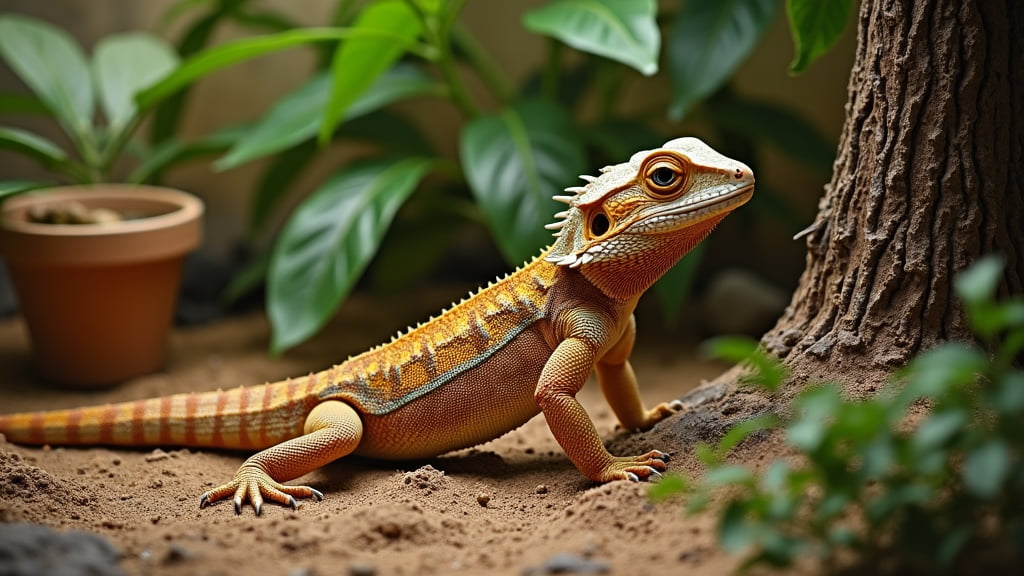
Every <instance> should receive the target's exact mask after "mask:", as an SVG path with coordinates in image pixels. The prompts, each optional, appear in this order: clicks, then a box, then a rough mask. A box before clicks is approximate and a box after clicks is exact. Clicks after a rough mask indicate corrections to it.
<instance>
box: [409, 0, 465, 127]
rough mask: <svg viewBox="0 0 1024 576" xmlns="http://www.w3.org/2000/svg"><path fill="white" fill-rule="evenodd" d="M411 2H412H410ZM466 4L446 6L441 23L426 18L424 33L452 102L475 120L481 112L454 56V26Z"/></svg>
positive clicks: (453, 1) (459, 1)
mask: <svg viewBox="0 0 1024 576" xmlns="http://www.w3.org/2000/svg"><path fill="white" fill-rule="evenodd" d="M410 2H411V0H410ZM465 3H466V0H451V1H450V2H448V3H446V4H445V8H446V10H445V14H443V17H442V19H441V20H440V22H437V21H436V20H435V19H433V18H425V20H426V23H427V25H426V26H425V27H424V32H425V33H426V36H427V42H428V43H429V44H431V45H432V46H433V47H434V49H435V50H436V52H437V57H436V60H435V63H436V64H437V67H438V68H439V69H440V70H441V74H443V75H444V78H445V81H446V82H447V83H448V91H449V94H450V96H451V99H452V102H454V103H455V105H456V106H457V107H458V108H459V110H461V111H462V114H463V115H465V116H466V117H467V118H473V117H475V116H477V115H478V114H479V113H480V112H479V110H478V109H477V107H476V104H474V103H473V100H472V99H471V98H470V97H469V92H468V91H466V86H465V84H463V82H462V78H460V77H459V71H458V69H457V66H456V62H455V58H454V56H453V55H452V43H451V39H452V35H451V31H452V24H453V23H454V22H455V19H456V18H457V17H458V15H459V12H460V11H461V10H462V6H463V5H464V4H465ZM432 24H434V25H432Z"/></svg>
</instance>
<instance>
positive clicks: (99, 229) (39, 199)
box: [0, 185, 203, 387]
mask: <svg viewBox="0 0 1024 576" xmlns="http://www.w3.org/2000/svg"><path fill="white" fill-rule="evenodd" d="M68 201H77V202H79V203H80V204H82V205H84V206H85V207H86V208H89V209H95V208H108V209H112V210H115V211H118V212H120V213H122V214H124V215H125V217H126V219H125V220H123V221H120V222H110V223H103V224H40V223H34V222H30V221H29V220H28V219H27V214H28V212H29V210H30V209H32V207H33V206H39V205H40V204H42V205H49V206H52V205H58V204H60V203H66V202H68ZM0 208H2V212H0V224H2V225H0V254H2V256H3V257H4V258H5V259H6V261H7V266H8V267H9V269H10V273H11V277H12V279H13V282H14V287H15V290H16V292H17V294H18V301H19V305H20V308H21V313H22V316H23V317H24V319H25V321H26V324H27V326H28V331H29V335H30V337H31V341H32V347H33V357H34V361H35V364H36V366H37V367H38V370H39V371H40V373H41V374H42V375H43V377H45V378H46V379H48V380H51V381H54V382H58V383H61V384H67V385H76V386H89V387H97V386H106V385H110V384H114V383H117V382H121V381H123V380H126V379H128V378H132V377H134V376H139V375H142V374H146V373H149V372H153V371H155V370H159V369H160V368H161V367H162V366H163V364H164V361H165V359H166V349H167V333H168V330H169V328H170V326H171V322H172V319H173V314H174V306H175V303H176V300H177V294H178V284H179V279H180V276H181V263H182V260H183V259H184V256H185V254H186V253H188V252H190V251H191V250H192V249H194V248H195V247H196V246H197V245H198V244H199V240H200V237H201V226H200V220H201V216H202V213H203V204H202V202H201V201H200V200H199V199H197V198H195V197H194V196H191V195H189V194H186V193H184V192H179V191H176V190H170V189H165V188H154V187H150V186H134V185H98V186H89V187H65V188H54V189H49V190H46V191H45V192H43V193H41V194H27V195H22V196H17V197H15V198H12V199H10V200H7V201H6V202H4V203H3V205H2V207H0Z"/></svg>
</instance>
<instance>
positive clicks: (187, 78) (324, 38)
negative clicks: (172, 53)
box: [135, 28, 379, 109]
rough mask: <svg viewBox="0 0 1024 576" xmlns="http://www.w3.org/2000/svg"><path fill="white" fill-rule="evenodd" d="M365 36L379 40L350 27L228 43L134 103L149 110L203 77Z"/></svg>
mask: <svg viewBox="0 0 1024 576" xmlns="http://www.w3.org/2000/svg"><path fill="white" fill-rule="evenodd" d="M366 36H372V37H379V35H378V34H373V33H372V32H367V31H360V30H351V29H348V28H302V29H299V30H289V31H287V32H281V33H278V34H268V35H266V36H257V37H255V38H242V39H239V40H234V41H231V42H225V43H224V44H220V45H218V46H213V47H211V48H207V49H206V50H203V51H201V52H198V53H196V54H195V55H193V56H191V57H189V58H188V59H186V60H185V61H184V62H182V63H181V65H180V66H178V68H177V69H176V70H175V71H174V72H172V73H171V74H169V75H168V76H166V77H165V78H164V79H163V80H161V81H160V82H157V83H156V84H154V85H152V86H150V87H149V88H147V89H145V90H143V91H142V92H140V93H139V94H138V95H137V96H136V98H135V102H136V104H137V105H138V106H139V108H142V109H146V108H149V107H150V106H153V105H155V104H156V103H158V102H160V101H162V100H164V99H165V98H168V97H169V96H171V95H173V94H175V93H177V92H178V91H179V90H181V89H182V88H184V87H186V86H188V85H189V84H191V83H193V82H195V81H196V80H199V79H200V78H203V77H204V76H208V75H209V74H212V73H213V72H216V71H218V70H220V69H222V68H226V67H228V66H231V65H232V64H237V63H239V62H244V61H245V60H251V59H253V58H256V57H259V56H263V55H265V54H270V53H272V52H279V51H281V50H286V49H288V48H293V47H295V46H302V45H304V44H312V43H315V42H329V41H335V40H342V39H345V38H357V37H366Z"/></svg>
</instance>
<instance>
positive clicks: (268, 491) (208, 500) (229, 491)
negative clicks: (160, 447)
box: [199, 465, 324, 516]
mask: <svg viewBox="0 0 1024 576" xmlns="http://www.w3.org/2000/svg"><path fill="white" fill-rule="evenodd" d="M229 496H233V498H232V504H233V505H234V508H235V514H241V513H242V506H243V505H244V504H245V502H246V501H248V502H249V503H251V504H252V507H253V510H255V511H256V515H257V516H259V515H260V514H262V513H263V502H264V498H266V499H268V500H271V501H274V502H277V503H279V504H283V505H285V506H291V508H292V510H298V508H299V504H298V501H296V497H298V498H315V499H317V500H323V499H324V495H323V493H322V492H320V491H319V490H315V489H313V488H310V487H309V486H286V485H284V484H281V483H279V482H277V481H275V480H274V479H273V478H271V477H270V476H269V475H268V474H267V473H266V472H264V471H263V470H261V469H259V468H257V467H254V466H245V465H243V466H242V467H241V468H239V469H238V472H236V473H235V478H234V479H233V480H232V481H231V482H228V483H227V484H224V485H222V486H218V487H217V488H214V489H213V490H210V491H208V492H206V493H205V494H203V495H202V496H201V497H200V498H199V507H200V508H205V507H206V506H208V505H210V504H213V503H214V502H216V501H218V500H223V499H224V498H227V497H229Z"/></svg>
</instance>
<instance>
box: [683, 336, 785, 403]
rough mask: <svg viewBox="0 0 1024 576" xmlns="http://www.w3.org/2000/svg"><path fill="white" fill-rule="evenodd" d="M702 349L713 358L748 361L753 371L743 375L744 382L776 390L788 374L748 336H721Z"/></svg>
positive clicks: (707, 342)
mask: <svg viewBox="0 0 1024 576" xmlns="http://www.w3.org/2000/svg"><path fill="white" fill-rule="evenodd" d="M701 349H702V350H703V351H704V352H705V353H706V354H708V355H709V356H711V357H713V358H718V359H720V360H725V361H726V362H732V363H734V364H740V363H748V364H750V366H751V367H752V368H753V371H752V372H751V373H750V374H748V375H745V376H743V378H742V380H741V381H742V383H744V384H753V385H755V386H760V387H761V388H764V389H765V390H767V391H768V392H776V391H777V390H778V389H779V387H780V386H782V384H783V382H785V381H786V378H787V376H788V374H787V370H786V367H785V366H783V364H782V363H781V362H779V360H778V359H777V358H775V357H773V356H771V355H769V354H768V353H767V352H765V351H763V350H761V349H760V348H758V345H757V342H756V341H754V340H753V339H751V338H748V337H746V336H721V337H718V338H712V339H710V340H707V341H706V342H704V343H703V344H702V345H701Z"/></svg>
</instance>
